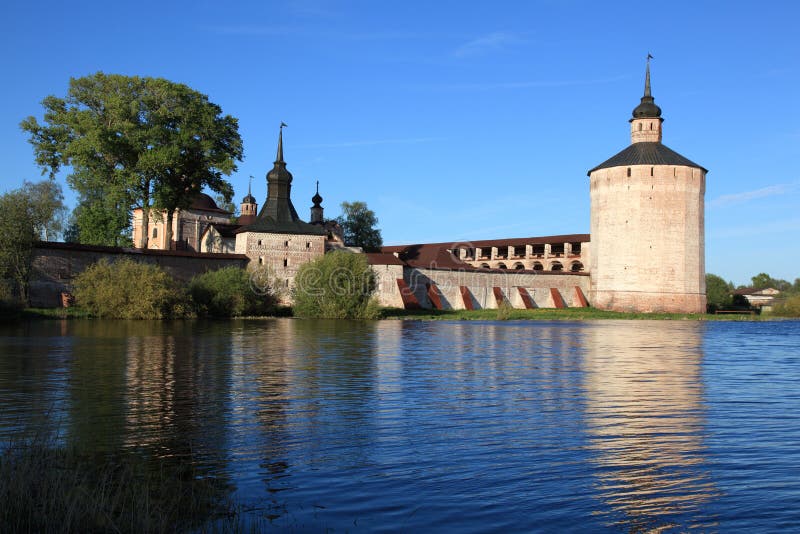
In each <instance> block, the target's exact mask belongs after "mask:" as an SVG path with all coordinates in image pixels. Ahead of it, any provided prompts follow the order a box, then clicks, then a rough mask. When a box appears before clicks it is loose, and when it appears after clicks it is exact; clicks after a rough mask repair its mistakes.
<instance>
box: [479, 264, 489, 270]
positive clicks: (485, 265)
mask: <svg viewBox="0 0 800 534" xmlns="http://www.w3.org/2000/svg"><path fill="white" fill-rule="evenodd" d="M481 269H491V267H489V264H488V263H481Z"/></svg>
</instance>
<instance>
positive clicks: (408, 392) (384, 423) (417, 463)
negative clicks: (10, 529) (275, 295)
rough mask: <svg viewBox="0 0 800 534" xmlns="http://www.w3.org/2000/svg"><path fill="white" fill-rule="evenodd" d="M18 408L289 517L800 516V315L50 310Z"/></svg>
mask: <svg viewBox="0 0 800 534" xmlns="http://www.w3.org/2000/svg"><path fill="white" fill-rule="evenodd" d="M0 410H1V411H0V442H3V441H5V440H6V438H8V436H10V435H11V434H13V433H14V432H17V431H18V430H19V429H20V428H21V427H23V426H25V425H26V424H30V423H31V422H34V423H37V422H45V423H46V424H48V425H49V427H50V428H52V429H53V431H54V432H57V433H58V435H59V436H61V438H62V439H64V440H68V441H70V442H73V443H76V444H77V445H78V446H79V447H81V448H82V449H85V450H99V451H118V450H124V449H128V450H136V451H143V452H146V453H147V454H151V455H157V456H160V457H162V458H165V459H167V460H168V461H169V459H171V458H176V459H178V458H189V457H190V458H192V459H193V461H195V462H198V463H199V464H202V468H203V470H205V471H204V472H207V473H208V474H209V476H216V477H219V478H220V479H222V480H225V481H226V482H227V483H228V485H229V487H230V491H231V494H232V497H234V498H235V499H237V500H238V501H239V502H241V503H243V505H244V509H245V510H247V513H248V514H249V517H252V518H254V520H256V521H258V522H260V523H259V524H262V525H263V524H266V525H268V526H272V527H274V528H276V529H285V530H294V531H311V532H318V531H321V530H325V529H329V530H332V531H336V532H342V531H356V532H359V531H365V532H366V531H369V532H373V531H393V532H396V531H421V530H423V531H441V532H444V531H454V532H472V531H475V532H486V531H496V532H531V531H554V532H561V531H565V530H567V531H609V532H650V531H657V532H661V531H674V532H683V531H686V530H692V529H696V530H698V531H701V532H714V531H719V532H732V531H737V532H768V531H774V532H787V531H798V530H800V322H797V321H786V322H723V323H699V322H688V321H687V322H683V321H680V322H671V321H589V322H574V323H573V322H413V321H412V322H407V321H382V322H346V321H335V322H334V321H301V320H292V319H276V320H263V321H262V320H254V321H232V322H175V323H169V322H163V323H160V322H155V323H151V322H124V321H78V320H74V321H64V322H61V321H48V322H45V321H42V322H32V323H24V324H20V325H13V326H2V327H0Z"/></svg>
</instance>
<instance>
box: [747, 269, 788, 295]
mask: <svg viewBox="0 0 800 534" xmlns="http://www.w3.org/2000/svg"><path fill="white" fill-rule="evenodd" d="M750 280H751V281H752V282H753V287H754V288H755V289H766V288H768V287H771V288H773V289H777V290H778V291H789V290H790V289H791V288H792V284H790V283H789V282H787V281H786V280H781V279H779V278H772V277H771V276H770V275H768V274H767V273H758V274H757V275H755V276H754V277H752V278H751V279H750Z"/></svg>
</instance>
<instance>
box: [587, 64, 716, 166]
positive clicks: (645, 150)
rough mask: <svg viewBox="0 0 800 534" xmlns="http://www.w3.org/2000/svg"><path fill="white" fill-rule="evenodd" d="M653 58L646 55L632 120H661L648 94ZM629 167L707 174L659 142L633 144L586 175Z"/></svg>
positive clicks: (657, 108)
mask: <svg viewBox="0 0 800 534" xmlns="http://www.w3.org/2000/svg"><path fill="white" fill-rule="evenodd" d="M652 57H653V56H651V55H650V54H647V71H646V74H645V78H644V96H643V97H642V102H641V103H640V104H639V105H638V106H637V107H636V109H634V110H633V117H634V119H642V118H657V119H659V120H660V121H663V120H664V119H661V108H660V107H658V106H656V105H655V103H654V102H653V96H652V94H651V93H650V59H651V58H652ZM631 120H633V119H631ZM631 165H679V166H684V167H694V168H696V169H700V170H702V171H703V172H708V170H707V169H706V168H704V167H701V166H700V165H698V164H697V163H695V162H693V161H692V160H690V159H688V158H685V157H683V156H681V155H680V154H678V153H677V152H675V151H674V150H672V149H671V148H669V147H668V146H666V145H665V144H663V143H661V142H660V141H646V142H634V143H631V144H630V145H629V146H628V147H627V148H625V149H624V150H622V151H621V152H618V153H617V154H615V155H613V156H612V157H610V158H609V159H607V160H606V161H604V162H603V163H601V164H600V165H598V166H597V167H594V168H592V169H590V170H589V172H588V173H586V174H588V175H590V176H591V174H592V173H593V172H594V171H597V170H600V169H609V168H611V167H628V166H631Z"/></svg>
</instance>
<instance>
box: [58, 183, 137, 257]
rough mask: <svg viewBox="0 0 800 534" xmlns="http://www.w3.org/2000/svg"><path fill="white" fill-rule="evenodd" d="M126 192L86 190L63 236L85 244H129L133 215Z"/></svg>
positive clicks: (124, 245)
mask: <svg viewBox="0 0 800 534" xmlns="http://www.w3.org/2000/svg"><path fill="white" fill-rule="evenodd" d="M126 197H127V196H126V195H124V194H121V193H119V192H117V195H116V196H115V195H114V194H113V192H111V191H108V192H105V193H104V192H103V191H83V192H82V193H81V195H80V197H79V199H78V205H77V207H76V208H75V209H74V210H73V212H72V218H71V221H70V226H68V229H67V232H65V235H64V239H65V241H66V240H68V239H69V240H70V241H71V242H74V243H82V244H84V245H102V246H108V247H129V246H131V245H132V243H133V242H132V241H131V235H130V234H131V227H130V225H131V219H130V214H129V208H130V206H129V205H128V203H127V201H126Z"/></svg>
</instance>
